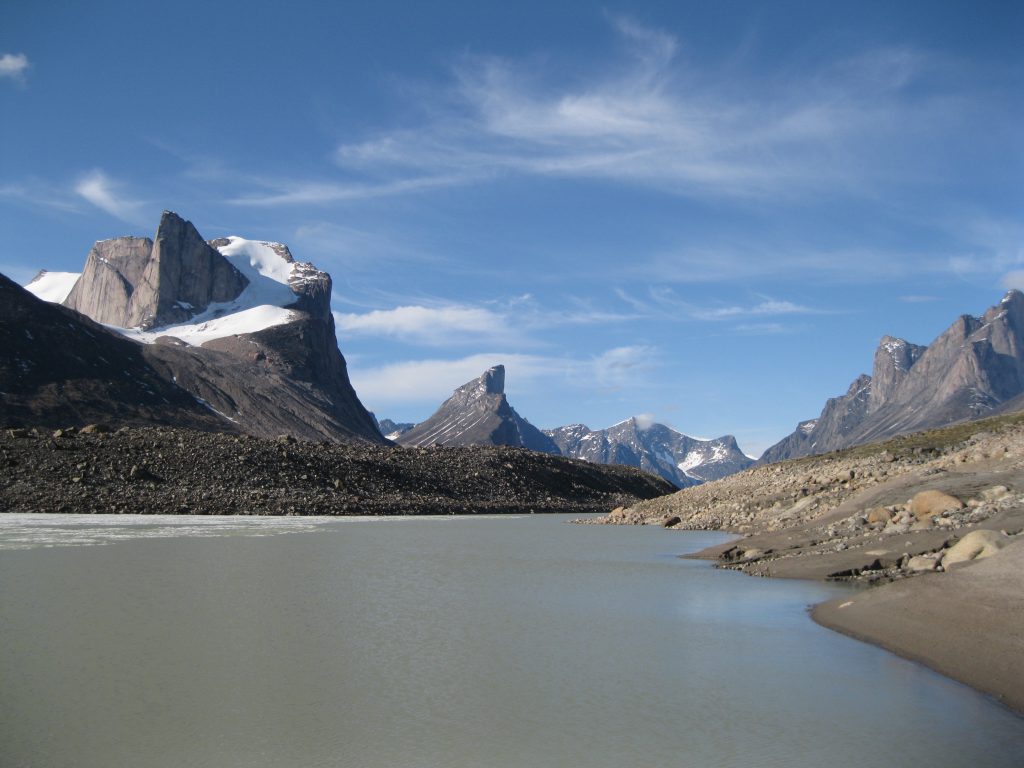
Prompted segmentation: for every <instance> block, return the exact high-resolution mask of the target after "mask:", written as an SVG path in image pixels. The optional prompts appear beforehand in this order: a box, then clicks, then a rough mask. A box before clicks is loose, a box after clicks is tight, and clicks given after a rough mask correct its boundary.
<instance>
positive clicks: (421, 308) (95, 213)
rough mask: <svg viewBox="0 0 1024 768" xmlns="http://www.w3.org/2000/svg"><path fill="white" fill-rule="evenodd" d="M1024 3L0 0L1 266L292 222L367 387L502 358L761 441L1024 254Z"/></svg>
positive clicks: (536, 389) (632, 404) (597, 407)
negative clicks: (328, 285) (170, 231)
mask: <svg viewBox="0 0 1024 768" xmlns="http://www.w3.org/2000/svg"><path fill="white" fill-rule="evenodd" d="M1022 41H1024V3H1020V2H1014V1H1013V0H1006V1H1005V2H985V1H984V0H975V1H974V2H901V1H899V0H889V1H888V2H873V1H872V0H866V1H865V2H858V3H822V2H818V1H816V2H775V3H762V2H753V1H749V2H733V1H730V0H720V1H719V2H716V3H706V2H682V1H679V2H653V1H651V2H645V1H644V0H631V2H629V3H615V2H608V3H591V2H572V1H566V2H558V3H551V2H550V0H548V1H547V2H532V1H531V0H520V1H519V2H516V3H509V2H507V1H506V2H489V1H488V0H474V1H473V2H454V1H453V0H439V1H437V2H431V3H413V2H404V3H403V2H392V1H391V0H377V1H376V2H374V3H355V2H336V3H333V4H326V3H321V2H315V3H307V2H302V1H301V0H296V1H295V2H292V3H289V4H287V6H285V5H284V4H262V3H258V2H246V3H235V2H217V3H206V2H203V3H197V2H191V1H190V0H186V1H184V2H175V3H166V2H162V3H150V2H145V1H139V0H136V1H134V2H89V1H88V0H83V2H79V3H73V4H72V3H65V2H48V1H47V0H33V2H27V1H24V0H14V2H10V3H4V4H3V6H2V7H0V233H2V239H0V243H2V245H0V272H3V273H4V274H7V275H8V276H10V277H11V278H12V279H15V280H17V281H19V282H22V283H25V282H27V281H29V280H30V279H31V278H32V277H33V275H34V274H35V273H36V272H37V271H38V270H40V269H44V268H45V269H49V270H66V271H78V270H80V269H81V267H82V264H83V263H84V260H85V256H86V254H87V252H88V250H89V248H90V246H91V244H92V243H93V242H94V241H96V240H100V239H105V238H109V237H116V236H119V235H128V234H131V235H140V236H150V237H151V236H152V235H153V232H154V231H155V229H156V225H157V223H158V221H159V217H160V213H161V211H162V210H164V209H169V210H174V211H176V212H177V213H179V214H180V215H182V216H183V217H185V218H187V219H189V220H191V221H192V222H193V223H194V224H195V225H196V227H197V228H198V229H199V231H200V232H201V233H202V234H203V236H204V237H206V238H208V239H212V238H215V237H221V236H227V235H241V236H244V237H249V238H254V239H264V240H272V241H279V242H285V243H287V244H288V245H289V247H290V248H291V250H292V252H293V254H294V255H295V256H296V258H297V259H299V260H303V261H311V262H313V263H315V264H316V265H317V266H318V267H320V268H321V269H324V270H326V271H328V272H330V273H331V275H332V276H333V278H334V296H333V307H334V311H335V319H336V323H337V327H338V339H339V346H340V348H341V350H342V352H343V353H344V355H345V357H346V359H347V361H348V366H349V373H350V376H351V379H352V381H353V384H354V386H355V387H356V390H357V392H358V394H359V395H360V398H361V399H362V401H363V403H364V404H365V405H366V406H367V407H368V408H370V409H371V410H373V411H374V412H375V413H376V415H377V416H378V417H379V418H385V417H386V418H391V419H394V420H396V421H410V422H416V421H422V420H423V419H425V418H426V417H428V416H429V415H430V413H431V412H432V411H433V410H434V409H435V408H436V407H437V406H438V405H439V404H440V402H441V401H442V400H444V399H445V398H446V397H447V396H448V394H450V392H451V390H453V389H454V388H455V387H457V386H458V385H460V384H462V383H464V382H465V381H468V380H469V379H472V378H474V377H476V376H478V375H479V374H480V373H481V372H483V371H484V370H485V369H486V368H488V367H490V366H491V365H494V364H497V363H503V364H504V365H505V367H506V391H507V394H508V397H509V401H510V402H511V404H512V405H513V406H514V407H515V408H516V409H517V410H518V411H519V412H520V413H521V414H522V415H523V416H524V417H525V418H527V419H529V420H530V421H531V422H532V423H534V424H536V425H537V426H539V427H542V428H547V427H555V426H559V425H563V424H570V423H585V424H587V425H588V426H590V427H591V428H594V429H599V428H604V427H607V426H610V425H612V424H614V423H616V422H619V421H622V420H624V419H626V418H629V417H630V416H633V415H637V414H645V415H649V416H651V417H653V418H654V419H655V420H657V421H660V422H663V423H665V424H668V425H670V426H673V427H675V428H677V429H679V430H681V431H683V432H685V433H687V434H690V435H695V436H700V437H717V436H720V435H723V434H733V435H735V436H736V437H737V439H738V441H739V443H740V446H741V448H743V450H744V451H746V452H747V453H750V454H753V455H757V454H759V453H760V452H761V451H762V450H763V449H764V448H766V447H768V446H769V445H771V444H772V443H774V442H776V441H777V440H779V439H781V438H782V437H783V436H785V435H786V434H788V433H789V432H790V431H792V430H793V428H794V427H795V425H796V423H797V422H798V421H800V420H802V419H807V418H813V417H814V416H816V415H817V414H818V413H819V411H820V410H821V408H822V406H823V405H824V402H825V400H826V398H828V397H834V396H836V395H840V394H842V393H843V392H845V391H846V388H847V387H848V385H849V384H850V382H852V381H853V379H854V378H856V376H857V375H858V374H860V373H865V372H870V368H871V361H872V356H873V353H874V350H875V347H876V346H877V344H878V341H879V339H880V337H881V336H883V335H885V334H890V335H893V336H899V337H902V338H906V339H908V340H910V341H913V342H915V343H928V342H930V341H931V340H932V339H934V338H935V337H936V336H937V335H938V334H939V333H941V332H942V331H943V330H944V329H945V328H946V327H947V326H949V325H950V324H951V323H952V322H953V321H954V320H955V318H956V317H957V316H959V315H961V314H975V315H977V314H980V313H981V312H983V311H984V310H985V309H986V308H987V307H988V306H991V305H993V304H995V303H997V302H998V301H999V299H1000V298H1001V296H1002V295H1003V293H1004V292H1005V290H1006V289H1008V288H1011V287H1021V288H1024V216H1022V214H1024V138H1022V137H1024V130H1022V128H1021V126H1022V125H1024V45H1022Z"/></svg>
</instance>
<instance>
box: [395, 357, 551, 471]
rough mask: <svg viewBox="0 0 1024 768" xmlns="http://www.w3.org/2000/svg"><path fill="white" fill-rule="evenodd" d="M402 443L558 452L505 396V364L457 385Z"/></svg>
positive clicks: (400, 439) (405, 436) (545, 436)
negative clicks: (521, 448) (504, 446)
mask: <svg viewBox="0 0 1024 768" xmlns="http://www.w3.org/2000/svg"><path fill="white" fill-rule="evenodd" d="M396 439H397V442H398V444H399V445H409V446H416V447H423V446H428V445H445V446H454V445H513V446H520V447H523V448H529V449H531V450H534V451H543V452H545V453H554V454H557V453H558V452H559V451H558V447H557V446H556V445H555V443H554V442H553V441H552V440H551V438H549V437H548V436H547V435H545V434H543V433H542V432H541V431H540V430H539V429H537V428H536V427H535V426H533V425H532V424H530V422H528V421H527V420H526V419H524V418H523V417H522V416H520V415H519V414H518V413H516V411H515V409H514V408H513V407H512V406H511V405H509V403H508V400H507V399H506V398H505V367H504V366H503V365H495V366H494V367H493V368H489V369H487V370H486V371H484V372H483V374H481V375H480V376H478V377H477V378H475V379H473V380H472V381H469V382H466V383H465V384H463V385H462V386H461V387H459V388H458V389H456V390H455V391H454V392H453V393H452V396H451V397H449V398H448V399H447V400H445V401H444V403H442V404H441V407H440V408H438V409H437V411H435V412H434V414H433V415H432V416H431V417H430V418H429V419H427V420H426V421H424V422H421V423H420V424H417V425H416V426H415V427H414V428H413V429H411V430H409V431H407V432H405V433H404V434H401V435H399V436H398V437H397V438H396Z"/></svg>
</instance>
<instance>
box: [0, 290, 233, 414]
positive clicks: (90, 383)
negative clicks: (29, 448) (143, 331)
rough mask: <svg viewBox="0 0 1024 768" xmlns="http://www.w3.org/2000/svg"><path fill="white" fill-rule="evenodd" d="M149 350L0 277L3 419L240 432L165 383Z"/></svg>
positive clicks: (0, 397) (0, 408) (0, 350)
mask: <svg viewBox="0 0 1024 768" xmlns="http://www.w3.org/2000/svg"><path fill="white" fill-rule="evenodd" d="M150 351H151V350H150V349H149V348H147V347H143V346H142V345H140V344H136V343H135V342H133V341H129V340H128V339H126V338H124V337H123V336H120V335H118V334H116V333H113V332H112V331H108V330H107V329H106V328H104V327H103V326H101V325H99V324H97V323H94V322H93V321H91V320H90V319H89V318H87V317H84V316H83V315H80V314H78V313H77V312H74V311H73V310H70V309H66V308H65V307H61V306H59V305H56V304H50V303H47V302H45V301H41V300H40V299H37V298H36V297H35V296H33V295H32V294H30V293H29V292H28V291H26V290H25V289H23V288H22V287H21V286H19V285H17V284H15V283H14V282H12V281H11V280H9V279H8V278H6V277H4V276H3V275H0V424H4V425H8V426H22V425H45V426H50V427H60V426H84V425H86V424H90V423H92V422H95V421H107V422H110V423H116V424H177V425H180V426H185V427H191V428H194V429H210V430H225V431H234V430H235V429H236V427H235V425H233V424H232V423H231V422H228V421H225V420H224V419H222V418H220V417H219V416H217V415H216V414H214V413H212V412H211V411H210V410H209V409H208V408H205V407H203V406H202V405H201V404H200V403H198V402H197V401H196V399H195V397H193V396H192V395H191V394H189V393H188V392H186V391H184V390H183V389H181V388H180V387H177V386H175V384H174V383H173V382H171V381H170V380H168V378H167V377H166V374H165V372H163V371H161V370H159V368H158V366H154V364H153V361H152V359H151V358H150V356H149V355H148V354H147V353H148V352H150Z"/></svg>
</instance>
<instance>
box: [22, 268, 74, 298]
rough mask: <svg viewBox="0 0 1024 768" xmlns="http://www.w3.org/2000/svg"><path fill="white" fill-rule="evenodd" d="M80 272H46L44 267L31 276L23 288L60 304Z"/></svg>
mask: <svg viewBox="0 0 1024 768" xmlns="http://www.w3.org/2000/svg"><path fill="white" fill-rule="evenodd" d="M81 276H82V273H81V272H47V271H46V270H45V269H44V270H43V271H42V272H40V273H39V274H38V275H36V276H35V277H34V278H32V282H30V283H29V284H28V285H26V286H25V290H26V291H28V292H29V293H31V294H33V295H35V296H36V297H37V298H40V299H42V300H43V301H49V302H53V303H54V304H60V303H61V302H63V301H64V299H66V298H67V297H68V294H69V293H71V289H72V288H74V287H75V283H76V282H78V278H80V277H81Z"/></svg>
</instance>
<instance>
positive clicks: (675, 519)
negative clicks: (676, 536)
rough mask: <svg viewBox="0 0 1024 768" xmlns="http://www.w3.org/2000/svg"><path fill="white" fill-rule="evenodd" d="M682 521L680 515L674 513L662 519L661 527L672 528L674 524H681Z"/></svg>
mask: <svg viewBox="0 0 1024 768" xmlns="http://www.w3.org/2000/svg"><path fill="white" fill-rule="evenodd" d="M681 522H682V520H680V519H679V515H672V516H671V517H666V518H665V519H664V520H662V521H661V527H662V528H672V527H673V526H676V525H679V523H681Z"/></svg>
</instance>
